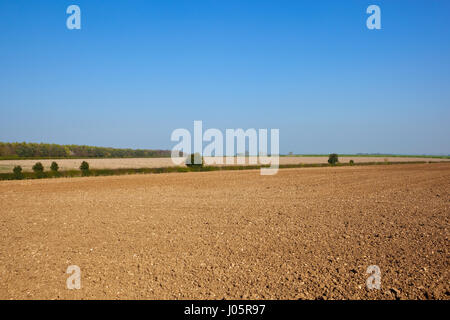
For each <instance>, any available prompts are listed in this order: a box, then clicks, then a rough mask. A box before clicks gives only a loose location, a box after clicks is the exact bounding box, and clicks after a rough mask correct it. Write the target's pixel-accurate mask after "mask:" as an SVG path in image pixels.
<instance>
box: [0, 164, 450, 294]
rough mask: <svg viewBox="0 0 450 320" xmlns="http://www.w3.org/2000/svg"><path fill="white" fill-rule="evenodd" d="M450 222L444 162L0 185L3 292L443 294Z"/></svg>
mask: <svg viewBox="0 0 450 320" xmlns="http://www.w3.org/2000/svg"><path fill="white" fill-rule="evenodd" d="M371 159H373V158H371ZM169 160H170V159H169ZM302 160H303V159H302ZM355 160H358V158H355ZM449 220H450V163H435V164H404V165H391V166H383V165H380V166H358V167H327V168H301V169H281V170H279V172H278V174H276V175H273V176H261V175H260V174H259V170H246V171H216V172H190V173H171V174H158V175H156V174H149V175H145V174H143V175H130V176H110V177H87V178H71V179H42V180H24V181H0V239H1V241H0V279H1V281H0V298H1V299H11V298H15V299H54V298H55V299H79V298H83V299H94V298H95V299H196V298H199V299H222V298H225V299H233V298H234V299H239V298H243V299H347V298H353V299H406V298H408V299H449V297H450V296H449V295H450V292H449V291H450V288H449V281H450V278H449V270H450V268H449V262H450V259H449ZM69 265H77V266H79V267H80V269H81V289H80V290H68V289H66V280H67V278H68V277H69V275H68V274H66V269H67V267H68V266H69ZM370 265H377V266H379V268H380V270H381V289H380V290H376V289H373V290H368V289H367V288H366V285H365V284H366V279H367V278H368V277H369V275H368V274H366V269H367V267H368V266H370Z"/></svg>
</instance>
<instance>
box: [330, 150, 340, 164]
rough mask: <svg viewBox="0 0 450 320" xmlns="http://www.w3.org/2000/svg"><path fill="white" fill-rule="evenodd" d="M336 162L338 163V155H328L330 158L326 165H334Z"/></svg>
mask: <svg viewBox="0 0 450 320" xmlns="http://www.w3.org/2000/svg"><path fill="white" fill-rule="evenodd" d="M338 162H339V158H338V155H337V154H336V153H332V154H330V156H329V157H328V163H329V164H331V165H335V164H336V163H338Z"/></svg>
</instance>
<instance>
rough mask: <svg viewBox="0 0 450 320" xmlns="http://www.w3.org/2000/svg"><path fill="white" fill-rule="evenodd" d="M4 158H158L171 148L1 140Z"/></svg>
mask: <svg viewBox="0 0 450 320" xmlns="http://www.w3.org/2000/svg"><path fill="white" fill-rule="evenodd" d="M0 157H2V158H151V157H154V158H158V157H170V150H148V149H116V148H106V147H91V146H79V145H73V144H72V145H59V144H48V143H26V142H13V143H9V142H0Z"/></svg>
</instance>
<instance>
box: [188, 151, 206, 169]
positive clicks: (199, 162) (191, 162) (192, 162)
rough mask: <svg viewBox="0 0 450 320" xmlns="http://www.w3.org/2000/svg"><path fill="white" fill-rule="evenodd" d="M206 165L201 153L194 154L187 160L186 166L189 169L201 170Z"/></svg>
mask: <svg viewBox="0 0 450 320" xmlns="http://www.w3.org/2000/svg"><path fill="white" fill-rule="evenodd" d="M204 164H205V159H203V157H202V156H201V155H200V154H199V153H192V154H191V155H190V156H189V157H187V158H186V165H187V166H188V167H191V168H192V167H194V168H201V167H203V165H204Z"/></svg>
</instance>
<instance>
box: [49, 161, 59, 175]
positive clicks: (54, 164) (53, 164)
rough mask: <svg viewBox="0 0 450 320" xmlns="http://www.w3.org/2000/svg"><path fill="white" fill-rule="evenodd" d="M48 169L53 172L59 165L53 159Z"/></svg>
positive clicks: (56, 170)
mask: <svg viewBox="0 0 450 320" xmlns="http://www.w3.org/2000/svg"><path fill="white" fill-rule="evenodd" d="M50 170H52V171H53V172H58V170H59V166H58V164H57V163H56V162H55V161H53V162H52V164H51V166H50Z"/></svg>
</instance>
